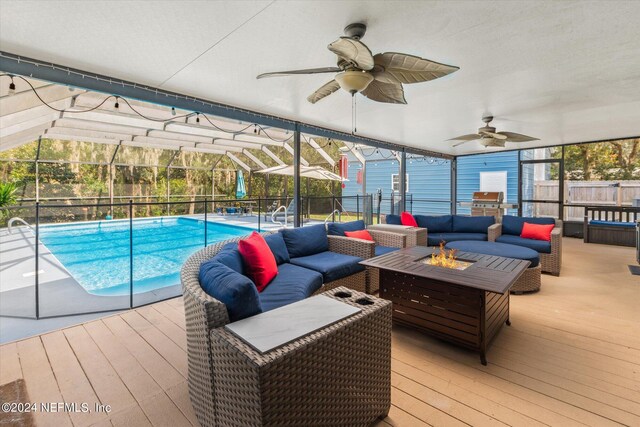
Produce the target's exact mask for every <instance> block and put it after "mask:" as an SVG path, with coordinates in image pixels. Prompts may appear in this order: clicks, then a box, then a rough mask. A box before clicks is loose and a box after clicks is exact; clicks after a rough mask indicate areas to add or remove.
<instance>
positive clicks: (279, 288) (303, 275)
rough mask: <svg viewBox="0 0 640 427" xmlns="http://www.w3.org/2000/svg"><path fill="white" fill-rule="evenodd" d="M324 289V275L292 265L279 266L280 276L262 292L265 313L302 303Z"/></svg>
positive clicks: (261, 297)
mask: <svg viewBox="0 0 640 427" xmlns="http://www.w3.org/2000/svg"><path fill="white" fill-rule="evenodd" d="M321 287H322V274H320V273H318V272H317V271H313V270H309V269H306V268H303V267H298V266H297V265H293V264H290V263H284V264H280V265H279V266H278V275H277V276H276V277H275V278H274V279H273V280H272V281H271V283H269V286H267V287H266V288H265V289H264V291H262V292H260V294H259V295H260V304H261V306H262V310H263V311H269V310H273V309H274V308H278V307H282V306H283V305H287V304H291V303H293V302H296V301H301V300H303V299H305V298H308V297H310V296H311V295H313V293H314V292H315V291H317V290H318V289H320V288H321Z"/></svg>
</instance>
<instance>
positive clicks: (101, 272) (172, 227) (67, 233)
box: [40, 218, 252, 295]
mask: <svg viewBox="0 0 640 427" xmlns="http://www.w3.org/2000/svg"><path fill="white" fill-rule="evenodd" d="M251 231H252V229H250V228H245V227H238V226H233V225H227V224H217V223H211V222H209V223H208V224H207V244H211V243H214V242H219V241H221V240H226V239H230V238H232V237H238V236H245V235H247V234H249V233H251ZM40 241H41V242H42V243H43V244H44V245H45V246H46V247H47V248H48V249H49V250H50V251H51V253H53V255H54V256H55V257H56V258H58V260H59V261H60V262H61V263H62V265H64V266H65V268H66V269H67V270H68V271H69V273H71V275H72V276H73V277H74V278H75V279H76V280H77V281H78V282H79V283H80V284H81V285H82V287H84V288H85V289H86V290H87V292H89V293H92V294H96V295H127V294H129V289H130V285H129V221H128V220H125V221H99V222H92V223H84V224H63V225H44V226H41V227H40ZM203 247H204V221H202V220H197V219H190V218H155V219H137V220H134V221H133V292H134V293H141V292H146V291H150V290H153V289H158V288H161V287H165V286H171V285H177V284H179V283H180V268H181V267H182V264H184V262H185V261H186V260H187V258H188V257H189V256H190V255H191V254H193V253H194V252H196V251H197V250H199V249H202V248H203Z"/></svg>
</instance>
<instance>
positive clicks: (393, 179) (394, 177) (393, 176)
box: [391, 173, 409, 193]
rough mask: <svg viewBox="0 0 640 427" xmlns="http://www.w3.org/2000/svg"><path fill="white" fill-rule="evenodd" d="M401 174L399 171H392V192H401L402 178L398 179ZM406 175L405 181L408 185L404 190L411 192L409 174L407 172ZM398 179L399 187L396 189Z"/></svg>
mask: <svg viewBox="0 0 640 427" xmlns="http://www.w3.org/2000/svg"><path fill="white" fill-rule="evenodd" d="M399 175H400V174H399V173H392V174H391V192H392V193H399V192H400V180H398V176H399ZM404 176H405V182H404V183H405V185H406V187H405V189H404V192H405V193H408V192H409V174H408V173H406V174H405V175H404ZM396 181H397V185H398V189H397V190H396V189H395V185H396Z"/></svg>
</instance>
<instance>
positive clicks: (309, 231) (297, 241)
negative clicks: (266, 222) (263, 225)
mask: <svg viewBox="0 0 640 427" xmlns="http://www.w3.org/2000/svg"><path fill="white" fill-rule="evenodd" d="M280 233H282V237H283V238H284V243H285V244H286V245H287V251H289V256H290V257H291V258H295V257H301V256H308V255H313V254H317V253H320V252H324V251H328V250H329V240H328V239H327V229H326V228H325V226H324V224H318V225H310V226H308V227H300V228H285V229H282V230H280Z"/></svg>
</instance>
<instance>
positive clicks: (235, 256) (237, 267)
mask: <svg viewBox="0 0 640 427" xmlns="http://www.w3.org/2000/svg"><path fill="white" fill-rule="evenodd" d="M211 261H218V262H219V263H221V264H224V265H226V266H227V267H229V268H230V269H232V270H233V271H235V272H236V273H240V274H243V273H244V261H243V260H242V255H240V251H238V243H227V244H226V245H224V246H223V247H222V249H220V252H218V253H217V254H216V255H215V256H214V257H213V258H211Z"/></svg>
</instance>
